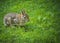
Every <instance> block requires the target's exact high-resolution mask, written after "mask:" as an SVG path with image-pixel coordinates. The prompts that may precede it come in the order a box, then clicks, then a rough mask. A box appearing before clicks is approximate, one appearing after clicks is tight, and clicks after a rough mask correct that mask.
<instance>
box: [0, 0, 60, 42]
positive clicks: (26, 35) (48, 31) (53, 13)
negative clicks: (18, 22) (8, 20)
mask: <svg viewBox="0 0 60 43" xmlns="http://www.w3.org/2000/svg"><path fill="white" fill-rule="evenodd" d="M55 1H56V0H55ZM55 1H54V0H50V1H46V0H37V1H36V0H30V1H28V0H17V1H15V0H6V1H0V2H1V4H0V6H1V7H0V43H59V42H58V41H59V40H60V39H59V36H60V35H59V32H58V31H60V25H59V24H60V15H59V14H60V13H59V6H58V3H57V2H55ZM22 9H25V10H26V12H27V14H28V15H29V18H30V21H29V22H28V23H26V27H25V28H24V27H23V28H21V27H7V28H6V27H4V25H3V17H4V15H6V14H7V13H10V12H16V13H20V12H21V10H22ZM25 31H26V32H25Z"/></svg>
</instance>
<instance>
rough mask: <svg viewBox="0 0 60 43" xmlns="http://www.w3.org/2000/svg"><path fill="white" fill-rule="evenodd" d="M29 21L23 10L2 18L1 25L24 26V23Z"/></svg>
mask: <svg viewBox="0 0 60 43" xmlns="http://www.w3.org/2000/svg"><path fill="white" fill-rule="evenodd" d="M28 21H29V16H28V15H27V14H26V13H25V11H24V10H22V11H21V13H20V14H18V13H8V14H6V15H5V16H4V19H3V23H4V25H5V26H12V25H17V26H24V25H25V23H26V22H28Z"/></svg>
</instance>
